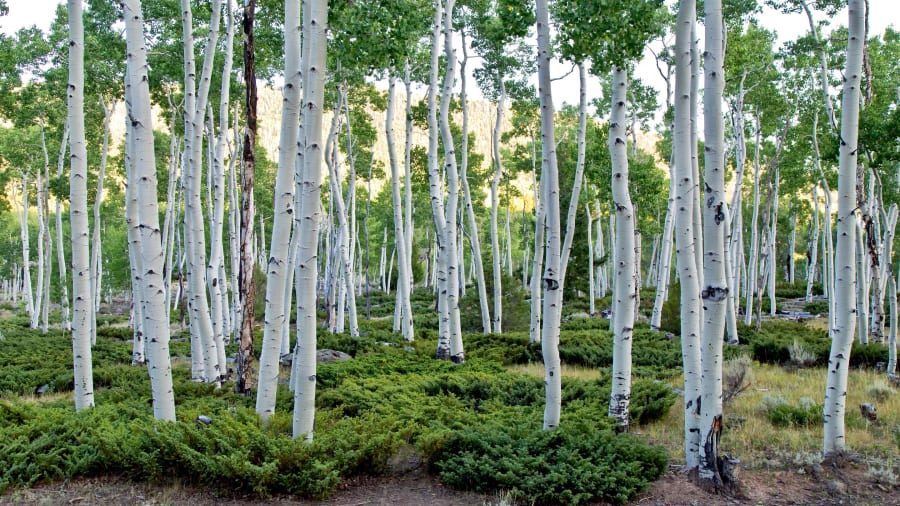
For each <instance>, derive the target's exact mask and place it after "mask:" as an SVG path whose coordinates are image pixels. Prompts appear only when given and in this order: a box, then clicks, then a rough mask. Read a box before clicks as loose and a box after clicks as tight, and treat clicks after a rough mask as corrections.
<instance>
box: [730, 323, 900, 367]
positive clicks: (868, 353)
mask: <svg viewBox="0 0 900 506" xmlns="http://www.w3.org/2000/svg"><path fill="white" fill-rule="evenodd" d="M738 336H739V339H740V341H741V343H742V344H744V345H746V346H747V347H748V348H749V350H750V353H751V355H752V357H753V359H754V360H756V361H758V362H762V363H769V364H775V365H782V364H791V363H793V362H795V361H796V357H791V346H795V347H796V346H800V347H802V349H803V350H805V351H806V352H809V353H810V354H811V360H810V363H807V364H799V365H807V366H824V365H827V364H828V358H829V355H830V354H831V340H830V339H829V338H828V332H827V331H825V330H823V329H816V328H813V327H810V326H808V325H806V324H805V323H803V322H792V321H781V320H770V321H765V322H763V324H762V326H761V328H760V330H759V331H756V328H755V326H745V325H743V324H738ZM795 343H796V345H795ZM887 359H888V348H887V346H885V345H883V344H878V343H869V344H867V345H861V344H859V342H858V341H854V342H853V348H852V349H851V351H850V366H851V367H874V366H875V365H876V364H878V363H879V362H885V363H886V362H887ZM795 365H797V364H795Z"/></svg>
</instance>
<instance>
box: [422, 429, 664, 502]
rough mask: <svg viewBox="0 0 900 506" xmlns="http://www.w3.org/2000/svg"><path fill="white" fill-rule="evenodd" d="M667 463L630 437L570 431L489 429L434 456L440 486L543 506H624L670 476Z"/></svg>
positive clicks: (456, 439)
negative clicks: (503, 493)
mask: <svg viewBox="0 0 900 506" xmlns="http://www.w3.org/2000/svg"><path fill="white" fill-rule="evenodd" d="M667 462H668V461H667V457H666V454H665V451H664V450H662V449H661V448H657V447H652V446H650V445H648V444H647V443H645V442H643V441H642V440H640V439H637V438H635V437H632V436H630V435H627V434H624V435H616V434H615V433H614V432H613V431H611V430H595V431H590V432H584V431H582V430H579V428H572V427H570V426H568V425H566V424H562V425H560V427H559V428H558V429H557V430H554V431H543V430H541V428H540V427H539V426H538V425H537V422H533V423H528V424H522V425H510V424H496V425H485V426H483V427H478V428H475V429H471V430H463V431H459V432H457V433H455V434H453V435H452V436H450V437H449V438H448V439H447V441H446V442H445V443H444V445H443V446H442V447H441V448H440V449H439V450H437V451H436V452H435V453H434V454H433V455H432V464H433V465H434V467H435V468H436V469H437V471H438V472H439V473H440V477H441V480H442V481H443V482H444V483H446V484H448V485H450V486H451V487H454V488H458V489H467V490H475V491H478V492H482V493H487V492H495V491H498V490H508V491H509V492H510V494H511V495H512V496H513V497H515V498H517V499H522V500H527V501H529V502H533V503H536V504H581V503H586V502H590V501H609V502H613V503H624V502H626V501H628V500H629V499H630V498H632V497H634V496H635V495H636V494H637V493H638V492H640V491H642V490H643V489H645V488H646V487H647V486H648V485H649V484H650V482H652V481H653V480H655V479H656V478H658V477H659V476H660V475H661V474H662V473H663V472H664V471H665V469H666V466H667Z"/></svg>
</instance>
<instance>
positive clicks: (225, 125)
mask: <svg viewBox="0 0 900 506" xmlns="http://www.w3.org/2000/svg"><path fill="white" fill-rule="evenodd" d="M225 10H226V12H227V13H228V15H227V22H226V30H225V57H224V64H223V65H222V85H221V90H220V94H219V131H218V134H217V135H216V141H215V146H214V147H213V146H212V143H213V136H212V135H210V140H209V143H210V144H211V146H210V148H212V149H214V150H213V159H212V164H211V165H210V167H209V169H208V173H209V174H210V175H211V176H212V181H213V185H212V186H213V188H212V193H213V199H212V201H211V202H210V203H209V204H210V205H211V206H212V221H211V223H210V255H209V263H208V264H207V273H206V279H207V284H208V286H209V292H210V294H211V299H210V307H211V310H212V314H213V328H214V329H215V330H216V332H215V340H216V352H217V354H218V355H217V360H218V362H219V364H221V366H222V371H221V377H222V378H223V379H224V378H225V376H226V374H227V367H226V366H225V364H226V358H225V334H227V333H228V328H227V325H226V316H227V313H228V305H227V304H226V302H227V296H228V286H227V281H226V279H225V277H224V276H223V275H222V272H223V271H224V267H223V265H224V261H225V260H224V257H225V247H224V245H223V243H224V231H225V172H226V171H227V169H226V165H225V145H226V144H227V141H228V130H229V121H228V104H229V98H230V92H231V87H230V84H231V67H232V62H233V60H234V49H233V48H234V11H233V9H232V8H231V0H228V1H227V2H226V5H225ZM211 121H212V114H210V122H211ZM210 127H211V128H210V132H212V131H213V128H212V125H210Z"/></svg>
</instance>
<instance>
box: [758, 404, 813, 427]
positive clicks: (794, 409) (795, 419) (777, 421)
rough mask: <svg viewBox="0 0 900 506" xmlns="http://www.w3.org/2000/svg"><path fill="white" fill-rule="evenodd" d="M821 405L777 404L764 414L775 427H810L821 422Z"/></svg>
mask: <svg viewBox="0 0 900 506" xmlns="http://www.w3.org/2000/svg"><path fill="white" fill-rule="evenodd" d="M822 409H823V407H822V405H820V404H812V405H810V406H791V405H790V404H779V405H777V406H775V407H774V408H772V409H771V410H770V411H769V412H768V413H766V416H767V417H768V419H769V422H771V423H772V425H774V426H776V427H788V426H797V427H812V426H815V425H821V424H822V423H823V415H822Z"/></svg>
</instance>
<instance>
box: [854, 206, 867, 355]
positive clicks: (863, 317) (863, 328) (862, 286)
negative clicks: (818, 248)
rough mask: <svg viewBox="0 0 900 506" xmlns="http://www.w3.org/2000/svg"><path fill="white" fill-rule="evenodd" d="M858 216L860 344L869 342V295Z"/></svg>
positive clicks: (858, 319)
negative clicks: (867, 292)
mask: <svg viewBox="0 0 900 506" xmlns="http://www.w3.org/2000/svg"><path fill="white" fill-rule="evenodd" d="M854 217H855V218H856V220H855V222H854V227H855V228H856V243H855V244H854V245H853V246H854V247H855V248H856V266H855V269H856V300H855V304H856V313H857V315H858V316H857V318H856V324H857V329H856V335H857V337H858V339H859V344H863V345H866V344H869V297H868V295H867V294H866V276H867V275H868V273H867V269H866V247H865V240H866V239H865V231H864V229H863V225H862V219H861V217H860V216H854Z"/></svg>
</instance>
